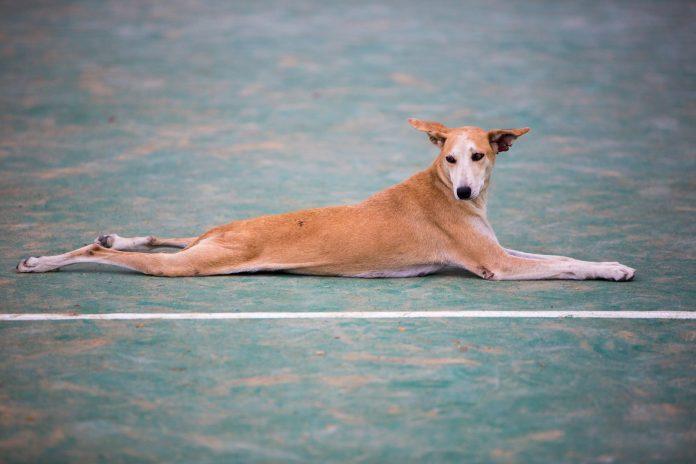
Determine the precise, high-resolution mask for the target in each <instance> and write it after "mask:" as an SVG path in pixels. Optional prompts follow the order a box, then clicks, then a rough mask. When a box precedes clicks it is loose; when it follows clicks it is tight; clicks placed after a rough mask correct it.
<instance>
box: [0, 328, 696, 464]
mask: <svg viewBox="0 0 696 464" xmlns="http://www.w3.org/2000/svg"><path fill="white" fill-rule="evenodd" d="M400 327H401V328H400ZM694 333H696V324H695V323H693V322H683V321H681V322H677V321H660V322H649V321H625V320H621V321H612V322H607V321H578V320H563V321H544V320H534V321H532V320H528V321H519V320H514V321H502V322H501V321H492V320H486V321H483V320H476V321H460V320H449V321H431V320H428V321H406V322H404V323H402V324H399V323H398V322H396V321H389V322H386V321H344V322H334V321H326V322H319V323H317V322H303V321H282V322H279V321H237V322H235V323H230V322H227V323H219V322H195V321H187V322H176V321H171V322H146V323H144V324H135V323H122V322H109V323H103V322H102V323H65V324H64V323H60V324H46V323H38V324H37V323H22V324H14V325H7V324H5V325H2V326H0V336H2V340H3V342H2V345H3V356H2V358H1V359H0V378H2V379H3V380H2V382H3V383H2V392H3V395H5V397H4V399H3V408H4V409H3V416H2V417H3V422H2V425H1V427H2V428H0V433H2V437H3V438H4V439H8V440H9V439H13V440H14V443H15V446H13V447H9V446H6V447H5V448H4V453H3V454H4V455H5V456H6V458H7V460H8V461H10V462H14V461H22V460H35V461H41V462H45V461H47V460H54V461H58V462H62V461H94V460H95V459H96V458H97V457H98V456H102V457H103V458H102V459H103V460H106V461H108V462H122V461H128V462H133V461H143V462H172V461H179V462H194V461H195V462H230V460H237V461H243V462H269V461H272V462H307V461H312V462H341V461H348V462H356V461H358V462H359V461H369V462H404V461H407V462H447V461H452V462H510V461H512V462H602V461H609V462H611V461H613V462H646V461H651V462H687V461H689V460H693V458H694V454H693V453H694V447H693V427H694V423H693V406H694V401H693V398H694V396H693V394H694V382H693V374H692V372H693V369H694V367H695V366H694V356H693V355H694V351H693V340H694ZM27 337H31V343H27ZM56 437H57V438H56ZM63 437H65V438H63ZM0 446H1V445H0Z"/></svg>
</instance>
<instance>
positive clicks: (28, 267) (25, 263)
mask: <svg viewBox="0 0 696 464" xmlns="http://www.w3.org/2000/svg"><path fill="white" fill-rule="evenodd" d="M53 269H55V267H52V266H47V265H46V263H45V262H44V258H43V257H39V258H35V257H34V256H30V257H29V258H26V259H23V260H21V261H20V262H19V264H17V272H46V271H52V270H53Z"/></svg>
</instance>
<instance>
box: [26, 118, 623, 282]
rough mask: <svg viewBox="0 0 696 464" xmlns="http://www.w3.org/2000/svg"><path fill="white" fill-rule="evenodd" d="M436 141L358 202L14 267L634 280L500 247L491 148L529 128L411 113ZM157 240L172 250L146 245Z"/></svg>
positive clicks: (112, 238) (616, 268) (603, 266)
mask: <svg viewBox="0 0 696 464" xmlns="http://www.w3.org/2000/svg"><path fill="white" fill-rule="evenodd" d="M410 122H411V124H412V125H413V126H414V127H416V128H417V129H419V130H422V131H425V132H427V133H428V135H429V137H430V139H431V141H432V142H433V143H435V144H436V145H438V146H439V147H441V152H440V155H439V156H438V158H437V159H436V160H435V162H434V163H433V164H432V165H431V166H430V167H429V168H428V169H426V170H425V171H422V172H419V173H417V174H415V175H414V176H412V177H411V178H409V179H407V180H406V181H404V182H402V183H400V184H397V185H395V186H393V187H391V188H388V189H386V190H384V191H382V192H379V193H377V194H375V195H373V196H372V197H370V198H368V199H367V200H365V201H363V202H362V203H359V204H357V205H351V206H335V207H327V208H317V209H309V210H303V211H297V212H292V213H286V214H280V215H273V216H262V217H258V218H254V219H247V220H242V221H235V222H232V223H229V224H227V225H224V226H220V227H216V228H214V229H212V230H210V231H208V232H206V233H204V234H203V235H201V236H199V237H191V238H179V239H160V238H157V237H152V236H149V237H135V238H124V237H119V236H118V235H116V234H110V235H103V236H100V237H99V238H98V239H97V240H95V243H94V244H92V245H88V246H85V247H82V248H80V249H77V250H75V251H72V252H69V253H65V254H63V255H56V256H43V257H39V258H27V259H25V260H23V261H21V262H20V263H19V265H18V266H17V269H18V271H20V272H46V271H50V270H54V269H57V268H60V267H62V266H66V265H69V264H74V263H83V262H93V263H102V264H111V265H115V266H120V267H125V268H129V269H133V270H136V271H139V272H142V273H145V274H151V275H161V276H198V275H218V274H234V273H241V272H256V271H284V272H291V273H298V274H312V275H334V276H350V277H408V276H416V275H425V274H429V273H432V272H436V271H437V270H439V269H441V268H443V267H445V266H454V267H459V268H465V269H467V270H469V271H471V272H473V273H475V274H477V275H479V276H481V277H483V278H485V279H492V280H503V279H506V280H523V279H595V278H599V279H607V280H617V281H618V280H630V279H632V278H633V275H634V270H633V269H631V268H629V267H627V266H623V265H621V264H619V263H616V262H601V263H600V262H587V261H579V260H575V259H572V258H566V257H562V256H549V255H537V254H530V253H522V252H518V251H514V250H508V249H504V248H502V247H501V246H500V244H499V243H498V241H497V239H496V237H495V234H494V232H493V229H492V228H491V226H490V224H489V223H488V220H487V218H486V195H487V188H488V184H489V180H490V175H491V172H492V168H493V165H494V163H495V158H496V157H497V154H498V153H499V152H501V151H507V150H508V149H509V148H510V146H511V144H512V142H513V141H514V140H515V139H516V138H517V137H519V136H521V135H523V134H525V133H526V132H527V131H528V130H529V129H498V130H493V131H484V130H483V129H479V128H474V127H462V128H456V129H450V128H447V127H445V126H443V125H441V124H439V123H433V122H426V121H418V120H410ZM160 246H171V247H179V248H183V250H181V251H179V252H177V253H144V252H142V251H143V250H148V249H150V248H155V247H160Z"/></svg>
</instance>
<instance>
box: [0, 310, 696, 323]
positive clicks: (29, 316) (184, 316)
mask: <svg viewBox="0 0 696 464" xmlns="http://www.w3.org/2000/svg"><path fill="white" fill-rule="evenodd" d="M438 318H459V319H477V318H483V319H496V318H514V319H525V318H578V319H696V311H341V312H339V311H329V312H321V311H317V312H240V313H105V314H68V313H45V314H40V313H26V314H22V313H9V314H0V321H123V320H152V319H155V320H157V319H160V320H209V319H216V320H217V319H438Z"/></svg>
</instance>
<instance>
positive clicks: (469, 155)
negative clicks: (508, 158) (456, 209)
mask: <svg viewBox="0 0 696 464" xmlns="http://www.w3.org/2000/svg"><path fill="white" fill-rule="evenodd" d="M444 154H445V156H444V157H443V158H442V162H443V163H444V167H445V171H446V172H447V173H448V174H449V178H450V181H451V182H452V194H453V195H454V198H456V199H458V200H473V199H475V198H476V197H478V196H479V194H480V193H481V190H482V189H483V187H484V184H485V182H486V179H487V177H488V167H489V164H490V160H489V157H488V156H487V154H486V151H484V150H483V149H482V148H480V147H477V146H476V145H475V144H474V142H473V141H472V140H471V139H469V138H468V137H466V136H465V135H459V136H457V137H456V139H455V140H453V141H452V143H450V144H447V147H446V149H445V150H444ZM481 155H483V156H481ZM478 158H480V159H478Z"/></svg>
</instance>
